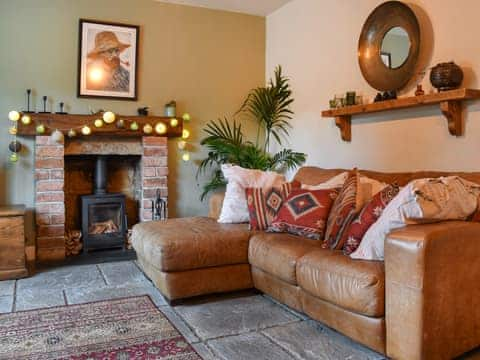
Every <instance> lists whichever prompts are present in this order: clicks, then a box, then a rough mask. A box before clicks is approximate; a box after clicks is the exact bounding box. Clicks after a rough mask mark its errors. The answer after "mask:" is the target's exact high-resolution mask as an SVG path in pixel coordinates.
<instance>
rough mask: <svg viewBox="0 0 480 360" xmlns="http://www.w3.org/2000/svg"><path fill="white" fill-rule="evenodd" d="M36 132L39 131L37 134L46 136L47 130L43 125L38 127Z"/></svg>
mask: <svg viewBox="0 0 480 360" xmlns="http://www.w3.org/2000/svg"><path fill="white" fill-rule="evenodd" d="M35 130H36V131H37V134H44V133H45V130H46V129H45V125H43V124H40V125H37V127H36V128H35Z"/></svg>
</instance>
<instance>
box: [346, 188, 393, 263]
mask: <svg viewBox="0 0 480 360" xmlns="http://www.w3.org/2000/svg"><path fill="white" fill-rule="evenodd" d="M399 191H400V188H399V187H398V185H397V184H392V185H388V186H387V187H386V188H384V189H383V190H382V191H380V192H379V193H377V194H376V195H374V196H373V198H372V200H370V201H369V202H368V203H367V204H366V205H365V206H364V207H363V209H362V211H360V213H359V214H358V216H357V217H356V218H355V220H354V221H353V222H352V223H351V224H350V226H349V228H348V230H347V231H346V232H345V234H344V239H343V241H342V242H343V243H344V244H345V245H344V246H343V253H344V254H345V255H350V254H351V253H353V252H354V251H355V250H357V248H358V246H359V245H360V242H361V241H362V238H363V235H365V233H366V232H367V230H368V229H369V228H370V226H372V225H373V224H374V223H375V222H376V221H377V219H378V218H379V217H380V215H381V214H382V212H383V209H385V207H386V206H387V205H388V203H389V202H390V201H392V199H393V198H394V197H395V196H397V194H398V192H399Z"/></svg>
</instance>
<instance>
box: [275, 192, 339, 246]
mask: <svg viewBox="0 0 480 360" xmlns="http://www.w3.org/2000/svg"><path fill="white" fill-rule="evenodd" d="M336 196H337V191H336V190H334V189H328V190H303V189H294V190H292V191H291V192H290V195H289V196H288V198H287V200H286V201H285V202H284V204H283V205H282V208H281V209H280V211H279V213H278V216H277V217H276V218H275V220H273V222H272V226H270V228H269V229H268V230H269V231H272V232H288V233H290V234H294V235H300V236H305V237H307V238H310V239H314V240H319V239H322V238H323V234H324V230H325V223H326V220H327V217H328V213H329V212H330V208H331V207H332V204H333V201H334V199H335V198H336Z"/></svg>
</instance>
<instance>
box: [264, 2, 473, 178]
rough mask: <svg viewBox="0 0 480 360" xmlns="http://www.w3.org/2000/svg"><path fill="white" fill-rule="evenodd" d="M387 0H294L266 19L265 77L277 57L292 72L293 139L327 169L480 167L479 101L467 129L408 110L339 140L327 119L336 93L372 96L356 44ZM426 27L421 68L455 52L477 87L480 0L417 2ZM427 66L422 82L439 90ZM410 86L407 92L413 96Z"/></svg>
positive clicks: (435, 113) (373, 120)
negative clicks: (451, 129) (456, 133)
mask: <svg viewBox="0 0 480 360" xmlns="http://www.w3.org/2000/svg"><path fill="white" fill-rule="evenodd" d="M380 3H382V1H380V0H361V1H358V0H322V1H318V0H293V1H292V2H291V3H288V4H286V5H285V6H284V7H282V8H281V9H279V10H277V11H276V12H275V13H273V14H272V15H270V16H268V17H267V76H268V75H269V74H271V73H272V72H273V69H274V67H275V65H276V64H279V63H280V64H282V65H283V66H284V70H285V73H286V74H287V75H288V76H289V77H290V78H291V79H292V85H293V92H294V96H295V98H296V102H295V104H294V111H295V119H294V121H293V123H292V124H293V130H292V137H291V146H292V147H293V148H294V149H295V150H297V151H303V152H306V153H308V155H309V158H308V163H309V164H313V165H317V166H322V167H346V168H348V167H353V166H358V167H360V168H370V169H375V170H383V171H395V170H398V171H409V170H420V169H432V170H466V171H469V170H470V171H473V170H475V171H478V170H480V161H479V158H478V154H479V153H480V103H479V102H477V103H474V102H472V103H470V104H469V105H468V112H466V113H465V135H464V136H462V137H459V138H455V137H452V136H451V135H449V133H448V130H447V123H446V120H445V118H444V117H442V115H441V113H440V110H439V108H438V107H437V108H434V107H427V108H421V109H411V110H402V111H396V112H391V113H384V114H377V115H375V116H365V117H361V118H357V119H355V120H354V121H353V126H352V142H351V143H345V142H343V141H341V140H340V136H339V131H338V129H337V128H336V127H335V125H334V121H333V119H322V117H321V116H320V112H321V110H324V109H326V108H328V100H329V99H331V98H333V96H334V94H339V93H344V92H345V91H348V90H356V91H357V92H360V93H361V94H363V95H365V96H367V97H369V98H373V96H374V95H375V90H374V89H372V88H370V87H369V85H368V84H367V82H366V81H365V80H364V79H363V77H362V75H361V73H360V69H359V66H358V61H357V42H358V37H359V34H360V31H361V29H362V26H363V23H364V21H365V20H366V18H367V17H368V15H369V14H370V12H371V11H372V10H373V9H374V8H375V7H376V6H377V5H379V4H380ZM408 3H409V4H411V3H413V5H412V7H413V9H414V11H415V12H416V13H417V17H418V18H419V21H420V25H421V29H422V44H421V48H422V55H421V61H420V63H421V64H420V68H428V67H431V66H433V65H435V64H436V63H438V62H443V61H451V60H454V61H455V62H456V63H457V64H459V65H461V66H462V67H463V69H464V72H465V82H464V85H465V86H466V87H474V88H476V87H479V86H480V84H479V80H478V79H479V77H480V42H479V41H478V39H477V38H478V36H477V32H476V31H475V26H474V24H476V23H477V22H478V13H479V11H480V3H479V2H478V1H477V0H462V1H457V2H452V1H450V0H435V1H429V0H414V1H408ZM428 74H429V72H427V76H426V77H425V78H424V79H423V81H422V83H423V85H424V88H425V89H426V90H427V91H431V85H430V81H429V80H428ZM413 92H414V87H413V84H411V85H410V86H409V87H408V88H407V89H406V93H408V94H410V95H411V94H413Z"/></svg>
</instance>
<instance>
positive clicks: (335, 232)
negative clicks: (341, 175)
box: [322, 169, 360, 250]
mask: <svg viewBox="0 0 480 360" xmlns="http://www.w3.org/2000/svg"><path fill="white" fill-rule="evenodd" d="M359 187H360V176H359V174H358V171H357V169H354V170H353V171H351V172H350V173H349V174H348V178H347V180H345V183H344V184H343V187H342V189H341V190H340V193H339V194H338V197H337V198H336V199H335V202H334V203H333V205H332V210H331V211H330V214H329V215H328V220H327V229H326V230H325V240H324V242H323V245H322V247H324V248H330V249H332V250H339V249H342V248H343V244H342V241H341V240H342V238H343V233H344V232H345V231H346V229H347V228H348V226H349V225H350V223H351V222H352V221H353V219H354V218H355V215H357V213H358V211H359V210H360V209H359V208H358V207H359V205H358V202H359V198H358V194H359Z"/></svg>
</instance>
